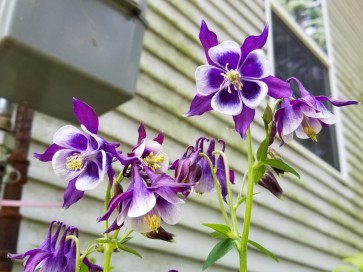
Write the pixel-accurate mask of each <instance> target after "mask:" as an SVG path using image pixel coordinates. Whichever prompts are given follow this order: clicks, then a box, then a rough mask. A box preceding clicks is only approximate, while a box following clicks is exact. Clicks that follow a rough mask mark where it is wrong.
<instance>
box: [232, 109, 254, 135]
mask: <svg viewBox="0 0 363 272" xmlns="http://www.w3.org/2000/svg"><path fill="white" fill-rule="evenodd" d="M254 118H255V110H254V109H250V108H248V107H246V106H244V107H243V108H242V112H241V113H240V114H239V115H236V116H233V121H234V125H235V129H236V131H237V132H238V133H239V134H240V135H241V137H242V139H245V138H246V133H247V129H248V128H249V126H250V124H251V123H252V121H253V119H254Z"/></svg>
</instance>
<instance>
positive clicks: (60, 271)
mask: <svg viewBox="0 0 363 272" xmlns="http://www.w3.org/2000/svg"><path fill="white" fill-rule="evenodd" d="M54 227H56V230H55V231H54V232H53V229H54ZM68 235H74V236H76V237H78V229H77V228H75V227H69V226H66V225H65V224H64V223H62V222H58V221H53V222H52V223H51V224H50V226H49V230H48V235H47V237H46V238H45V240H44V241H43V243H42V244H41V245H40V246H39V248H36V249H32V250H28V251H27V252H25V253H23V254H8V257H9V258H10V259H12V260H22V261H24V272H33V271H40V272H42V271H43V272H47V271H52V272H53V271H54V272H68V271H75V264H76V245H75V242H74V241H73V240H71V239H69V240H67V236H68ZM83 263H84V264H85V265H86V266H87V267H88V269H89V271H92V272H101V271H102V268H101V267H100V266H98V265H95V264H92V263H91V262H89V261H88V260H87V258H85V259H84V260H83Z"/></svg>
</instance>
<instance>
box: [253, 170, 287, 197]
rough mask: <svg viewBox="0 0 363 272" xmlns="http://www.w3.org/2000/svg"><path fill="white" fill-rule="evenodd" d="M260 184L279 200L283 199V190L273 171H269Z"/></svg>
mask: <svg viewBox="0 0 363 272" xmlns="http://www.w3.org/2000/svg"><path fill="white" fill-rule="evenodd" d="M258 184H259V185H261V186H262V187H264V188H266V189H267V190H269V191H270V192H271V193H272V194H273V195H274V196H276V197H277V198H279V199H282V197H283V196H282V193H283V191H282V188H281V187H280V185H279V183H278V182H277V179H276V178H275V176H274V175H273V174H272V172H271V171H269V170H267V171H266V173H265V174H264V175H263V176H262V178H261V180H260V181H259V182H258Z"/></svg>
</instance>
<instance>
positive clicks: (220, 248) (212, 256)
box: [203, 239, 235, 270]
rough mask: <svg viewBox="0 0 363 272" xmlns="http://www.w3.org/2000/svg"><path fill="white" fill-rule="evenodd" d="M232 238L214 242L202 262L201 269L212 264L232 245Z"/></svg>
mask: <svg viewBox="0 0 363 272" xmlns="http://www.w3.org/2000/svg"><path fill="white" fill-rule="evenodd" d="M234 245H235V244H234V240H231V239H224V240H222V241H220V242H219V243H218V244H216V245H215V246H214V247H213V249H212V251H211V252H210V253H209V255H208V257H207V259H206V260H205V262H204V264H203V270H206V269H207V268H208V267H209V266H211V265H212V264H214V263H215V262H216V261H218V260H219V259H220V258H222V257H223V256H224V255H226V254H227V253H228V252H230V251H231V249H232V248H233V247H234Z"/></svg>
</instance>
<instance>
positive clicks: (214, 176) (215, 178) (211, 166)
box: [200, 153, 230, 226]
mask: <svg viewBox="0 0 363 272" xmlns="http://www.w3.org/2000/svg"><path fill="white" fill-rule="evenodd" d="M200 156H203V157H204V158H205V159H206V160H207V162H208V164H209V167H210V169H211V171H212V175H213V181H214V186H215V188H216V192H217V196H218V202H219V206H220V208H221V212H222V215H223V218H224V221H225V222H226V225H227V226H230V223H229V219H228V214H227V212H226V209H225V207H224V204H223V198H222V193H221V188H220V187H219V183H218V179H217V175H216V174H217V170H216V169H215V168H214V167H213V163H212V161H211V160H210V158H209V157H208V156H207V155H206V154H204V153H200Z"/></svg>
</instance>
